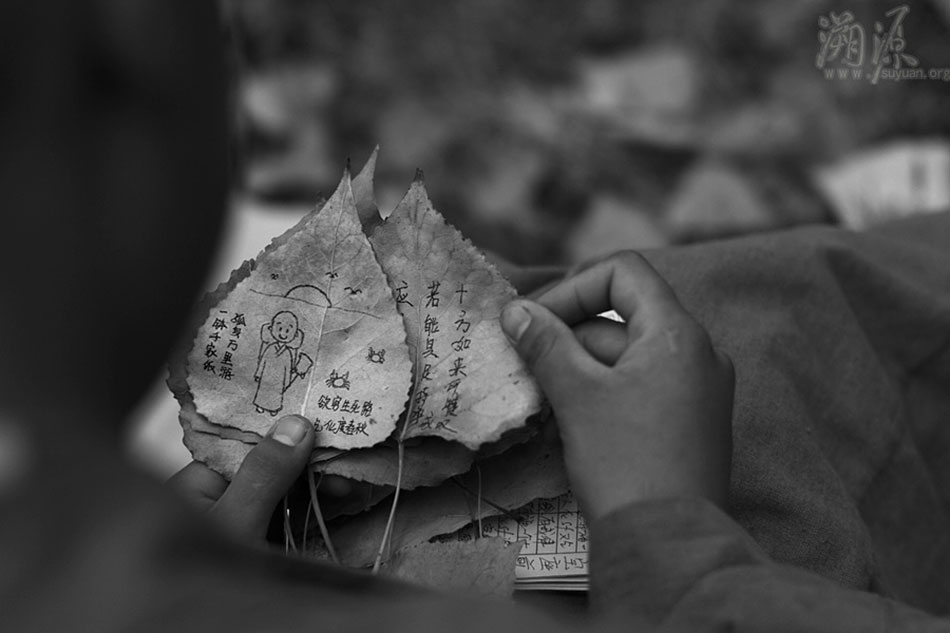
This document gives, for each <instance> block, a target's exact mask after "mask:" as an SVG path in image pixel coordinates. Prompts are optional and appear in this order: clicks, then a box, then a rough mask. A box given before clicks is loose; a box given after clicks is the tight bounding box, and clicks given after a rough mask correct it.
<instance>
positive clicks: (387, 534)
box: [373, 437, 406, 574]
mask: <svg viewBox="0 0 950 633" xmlns="http://www.w3.org/2000/svg"><path fill="white" fill-rule="evenodd" d="M396 451H397V460H396V491H395V492H394V493H393V503H392V505H391V506H390V507H389V518H388V519H387V520H386V528H385V529H384V530H383V538H382V540H381V541H380V543H379V552H377V553H376V560H375V562H373V573H374V574H378V573H379V568H380V566H381V565H382V564H383V553H384V552H385V551H386V547H387V546H388V545H389V539H390V538H391V537H392V531H393V524H394V523H395V521H396V506H397V504H398V503H399V491H400V490H401V489H402V488H401V486H402V467H403V463H404V461H405V453H406V451H405V448H404V445H403V441H402V438H401V437H400V438H399V443H398V444H397V445H396Z"/></svg>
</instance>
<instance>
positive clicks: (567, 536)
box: [450, 492, 588, 591]
mask: <svg viewBox="0 0 950 633" xmlns="http://www.w3.org/2000/svg"><path fill="white" fill-rule="evenodd" d="M476 529H480V532H481V535H482V536H485V537H501V538H503V539H505V540H506V541H507V542H509V543H514V542H515V541H521V542H522V543H523V545H522V547H521V554H520V555H519V556H518V562H517V567H516V568H515V578H516V580H515V588H516V589H534V590H556V591H586V590H587V542H588V537H587V524H586V523H585V522H584V518H583V517H582V516H581V513H580V510H579V509H578V507H577V501H576V500H575V499H574V497H573V495H571V493H569V492H568V493H565V494H563V495H561V496H560V497H556V498H554V499H537V500H535V501H533V502H531V503H530V504H528V505H526V506H524V507H522V508H519V509H518V510H515V511H513V512H512V513H510V514H508V515H501V516H496V517H491V518H487V519H483V520H482V521H481V522H480V526H479V524H477V523H476V524H473V525H472V526H468V527H466V528H464V529H462V530H460V531H459V532H457V533H455V534H453V535H452V536H451V537H450V538H457V539H459V540H462V541H467V540H470V539H472V538H474V535H475V530H476Z"/></svg>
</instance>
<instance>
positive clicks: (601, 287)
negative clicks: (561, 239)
mask: <svg viewBox="0 0 950 633" xmlns="http://www.w3.org/2000/svg"><path fill="white" fill-rule="evenodd" d="M538 303H540V304H541V305H543V306H544V307H546V308H548V309H549V310H551V311H552V312H554V314H556V315H557V316H558V317H560V318H561V319H562V320H563V321H564V322H565V323H567V324H569V325H575V324H577V323H581V322H583V321H586V320H587V319H590V318H593V317H595V316H596V315H598V314H600V313H601V312H605V311H607V310H616V311H617V313H618V314H620V316H621V317H622V318H623V319H624V321H626V322H627V328H628V332H630V333H631V334H634V333H639V332H641V331H643V330H645V329H647V328H648V327H649V326H651V325H656V324H662V323H663V322H664V320H665V318H666V317H667V316H668V315H669V314H670V313H671V312H673V311H676V312H682V311H683V308H682V307H681V306H680V304H679V301H678V300H677V299H676V295H675V293H674V292H673V289H672V288H670V286H669V284H667V283H666V281H664V280H663V278H662V277H660V275H659V273H657V272H656V271H655V270H654V269H653V267H652V266H650V264H649V263H648V262H647V261H646V260H645V259H644V258H643V256H642V255H639V254H638V253H635V252H633V251H624V252H622V253H617V254H615V255H613V256H611V257H609V258H607V259H604V260H602V261H599V262H596V263H594V264H593V265H591V266H590V267H588V268H585V269H582V270H580V271H578V272H577V273H576V274H575V275H573V276H571V277H568V278H567V279H565V280H564V281H563V282H561V283H560V284H558V285H556V286H554V287H553V288H551V289H550V290H548V291H547V292H546V293H544V295H543V296H542V297H540V298H539V299H538Z"/></svg>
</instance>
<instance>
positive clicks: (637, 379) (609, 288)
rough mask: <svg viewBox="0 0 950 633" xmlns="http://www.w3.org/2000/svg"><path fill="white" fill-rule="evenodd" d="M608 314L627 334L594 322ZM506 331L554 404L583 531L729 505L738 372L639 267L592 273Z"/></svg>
mask: <svg viewBox="0 0 950 633" xmlns="http://www.w3.org/2000/svg"><path fill="white" fill-rule="evenodd" d="M610 309H613V310H616V311H617V312H618V313H619V314H620V316H621V317H623V319H624V320H625V321H626V323H625V324H621V323H616V322H612V321H608V320H606V319H598V318H597V317H596V315H597V314H599V313H601V312H604V311H606V310H610ZM501 323H502V328H503V329H504V331H505V333H506V335H507V336H508V337H509V338H510V339H511V340H512V342H513V344H514V345H515V348H516V349H517V350H518V352H519V353H520V354H521V356H522V357H523V358H524V359H525V361H526V362H527V364H528V365H529V367H530V368H531V370H532V371H533V373H534V375H535V376H536V378H537V379H538V381H539V383H540V385H541V388H542V389H543V390H544V392H545V393H546V394H547V396H548V399H549V401H550V402H551V406H552V408H553V410H554V415H555V419H556V420H557V425H558V430H559V432H560V435H561V440H562V442H563V444H564V460H565V463H566V467H567V473H568V476H569V477H570V480H571V483H572V487H573V490H574V493H575V494H576V495H577V497H578V500H579V501H580V503H581V506H582V508H583V509H584V511H585V513H586V514H587V517H588V519H590V520H594V519H597V518H599V517H601V516H604V515H606V514H608V513H609V512H611V511H613V510H615V509H618V508H620V507H622V506H624V505H626V504H628V503H631V502H634V501H644V500H651V499H663V498H672V497H681V496H701V497H705V498H707V499H709V500H711V501H713V502H714V503H717V504H719V505H720V506H722V505H724V504H725V501H726V497H727V494H728V488H729V473H730V461H731V455H732V430H731V417H732V398H733V388H734V377H733V369H732V363H731V362H730V360H729V359H728V358H727V357H726V356H725V355H724V354H722V353H720V352H717V351H716V350H715V349H713V347H712V344H711V342H710V340H709V336H708V334H707V333H706V331H705V330H704V329H703V328H702V327H701V326H700V325H699V324H698V323H697V322H696V321H695V320H694V319H693V318H692V317H691V316H690V315H689V314H688V313H687V312H686V311H685V310H684V309H683V307H682V306H681V305H680V303H679V301H678V300H677V298H676V295H675V294H674V292H673V290H672V288H670V287H669V285H667V283H666V282H665V281H664V280H663V279H662V278H661V277H660V276H659V275H658V274H657V273H656V271H655V270H653V268H652V267H651V266H650V265H649V264H648V263H647V262H646V260H645V259H643V257H641V256H640V255H638V254H636V253H633V252H624V253H619V254H617V255H613V256H611V257H609V258H607V259H604V260H601V261H599V262H596V263H594V264H592V265H589V266H588V267H586V268H584V269H581V270H580V271H578V272H576V273H575V274H573V275H569V276H568V277H567V278H566V279H565V280H564V281H562V282H561V283H560V284H557V285H555V286H554V287H552V288H550V289H548V290H547V291H546V292H544V293H543V294H542V295H541V296H540V297H538V298H537V301H536V302H533V301H527V300H516V301H513V302H511V303H510V304H509V305H508V306H506V307H505V309H504V311H503V313H502V320H501ZM572 328H573V329H572Z"/></svg>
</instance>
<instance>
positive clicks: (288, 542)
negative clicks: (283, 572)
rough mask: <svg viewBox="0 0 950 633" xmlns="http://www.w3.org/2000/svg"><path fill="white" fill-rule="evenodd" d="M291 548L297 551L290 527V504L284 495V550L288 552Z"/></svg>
mask: <svg viewBox="0 0 950 633" xmlns="http://www.w3.org/2000/svg"><path fill="white" fill-rule="evenodd" d="M290 550H293V551H294V553H295V554H296V553H297V543H296V542H295V541H294V532H293V530H292V529H291V527H290V504H289V503H288V501H287V497H286V496H285V497H284V552H285V553H288V554H289V553H290Z"/></svg>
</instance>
